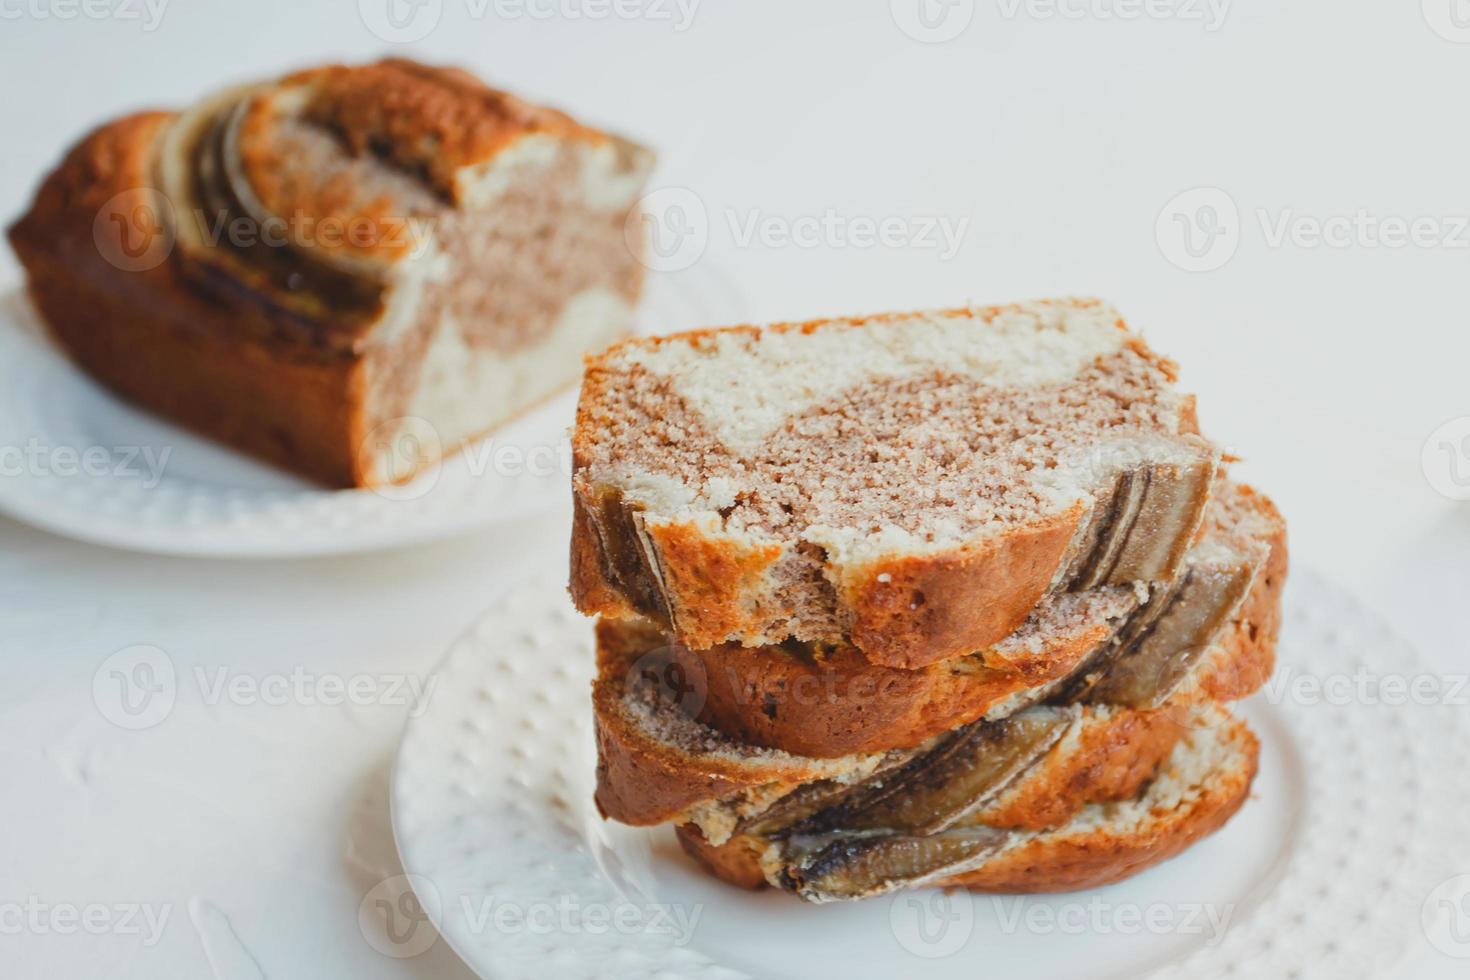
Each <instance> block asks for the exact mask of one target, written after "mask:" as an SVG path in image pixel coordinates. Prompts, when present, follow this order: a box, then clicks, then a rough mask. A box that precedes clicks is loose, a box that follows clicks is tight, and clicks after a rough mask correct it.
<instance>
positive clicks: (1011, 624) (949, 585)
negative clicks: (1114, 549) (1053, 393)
mask: <svg viewBox="0 0 1470 980" xmlns="http://www.w3.org/2000/svg"><path fill="white" fill-rule="evenodd" d="M1081 519H1082V508H1081V507H1076V508H1073V509H1072V510H1071V511H1069V512H1068V513H1067V514H1065V515H1062V516H1061V517H1060V518H1058V519H1057V520H1055V521H1049V522H1045V523H1037V524H1033V525H1030V526H1027V527H1020V528H1016V529H1015V530H1013V531H1011V532H1010V533H1008V534H1005V535H1003V536H1001V537H998V538H993V539H989V540H986V541H984V542H981V543H979V544H976V545H971V546H968V547H965V548H959V549H955V550H954V551H951V552H947V553H944V554H938V555H926V556H922V557H921V556H914V555H907V556H904V557H902V558H896V559H890V560H888V561H884V562H881V563H878V564H875V565H873V566H872V567H870V568H868V569H865V570H864V574H863V576H862V579H861V580H860V581H859V582H857V583H855V584H854V585H852V586H850V587H849V589H848V590H847V591H848V594H847V597H846V599H847V605H848V607H849V608H850V609H851V610H852V616H853V623H852V629H851V631H850V633H851V637H852V642H853V643H854V644H855V645H856V646H858V647H859V648H860V649H862V650H863V652H864V653H866V654H867V655H868V659H870V660H872V661H873V662H874V663H879V664H886V665H888V666H890V667H904V668H914V667H923V666H926V665H928V664H933V663H939V662H940V661H943V660H949V659H951V658H953V657H962V656H965V655H966V654H969V653H972V652H974V651H975V650H979V649H981V648H983V647H987V646H990V645H991V644H993V643H996V642H998V641H999V640H1003V639H1005V638H1006V637H1007V636H1009V635H1010V634H1011V633H1013V632H1015V630H1016V628H1017V627H1018V626H1020V625H1021V624H1022V623H1023V622H1025V621H1026V617H1027V616H1029V615H1030V614H1031V610H1032V609H1034V608H1035V607H1036V604H1037V603H1038V602H1040V601H1041V597H1042V596H1043V595H1044V594H1045V593H1046V591H1047V589H1048V587H1049V586H1050V585H1051V582H1052V579H1053V577H1054V576H1055V575H1056V572H1057V568H1058V567H1059V566H1060V565H1061V563H1062V559H1063V557H1064V556H1065V555H1066V553H1067V546H1068V545H1069V544H1070V543H1071V541H1072V536H1073V534H1074V533H1075V532H1076V530H1077V526H1078V524H1079V523H1080V522H1081Z"/></svg>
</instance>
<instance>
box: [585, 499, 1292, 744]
mask: <svg viewBox="0 0 1470 980" xmlns="http://www.w3.org/2000/svg"><path fill="white" fill-rule="evenodd" d="M1286 562H1287V557H1286V527H1285V524H1284V522H1283V521H1282V520H1281V515H1280V514H1279V513H1278V512H1277V510H1276V508H1275V506H1274V505H1273V504H1272V503H1271V501H1270V500H1269V499H1267V498H1266V497H1265V496H1263V495H1261V494H1259V493H1256V492H1255V491H1253V490H1252V489H1251V488H1249V487H1246V486H1242V485H1240V484H1235V483H1231V482H1229V481H1226V480H1221V481H1219V483H1218V485H1217V487H1216V490H1215V491H1214V493H1213V494H1212V497H1211V501H1210V504H1209V506H1208V508H1207V510H1206V514H1205V520H1204V523H1203V525H1202V526H1201V530H1200V536H1199V538H1198V539H1197V540H1196V542H1195V543H1194V545H1193V547H1192V548H1191V550H1190V552H1189V554H1188V556H1187V557H1186V559H1185V564H1184V571H1183V572H1182V573H1181V574H1182V575H1184V576H1187V577H1188V578H1189V580H1190V581H1193V582H1197V583H1202V584H1203V585H1204V587H1203V588H1186V587H1184V583H1177V584H1176V583H1170V584H1169V585H1165V586H1156V587H1154V588H1153V589H1152V590H1150V589H1149V588H1146V587H1144V586H1141V585H1138V586H1131V587H1130V586H1104V587H1101V588H1098V589H1092V590H1089V591H1087V592H1080V593H1067V594H1062V595H1055V596H1051V597H1049V598H1047V599H1046V600H1044V601H1043V602H1042V603H1041V605H1040V606H1038V607H1037V609H1036V611H1034V612H1033V613H1032V615H1031V616H1030V618H1028V619H1027V620H1026V622H1025V623H1024V624H1023V625H1022V627H1021V628H1020V629H1019V630H1018V631H1017V632H1016V633H1013V634H1011V635H1010V636H1009V637H1006V638H1005V639H1004V640H1002V641H1001V642H1000V643H999V644H997V645H995V646H993V647H990V648H989V649H986V650H982V651H979V652H978V653H974V654H971V655H970V656H968V657H960V658H956V659H953V660H947V661H944V662H942V663H938V664H931V665H929V666H927V667H922V668H916V669H909V670H906V669H903V668H897V667H887V666H882V665H878V664H873V663H871V662H869V661H868V660H867V658H865V657H864V656H863V655H862V653H861V651H858V650H857V649H856V648H854V647H852V646H850V645H837V646H822V645H817V644H803V643H797V642H794V641H788V642H786V643H783V644H779V645H777V646H772V647H759V648H742V647H738V646H735V645H733V644H726V645H721V646H718V647H714V648H711V649H709V650H690V649H689V648H687V647H684V646H681V645H678V644H673V645H671V646H670V647H669V650H670V654H671V657H672V664H673V665H674V667H675V669H677V670H679V671H681V672H682V676H683V677H684V679H685V682H686V684H687V685H688V687H689V697H688V699H687V700H686V704H688V705H692V706H695V707H697V708H698V715H697V717H698V718H699V720H700V721H702V722H704V723H705V724H707V725H709V726H710V727H711V728H714V729H715V730H717V731H719V732H721V733H723V734H725V735H728V736H730V737H731V738H734V739H736V740H737V741H740V742H744V743H747V744H750V745H759V746H765V747H768V748H776V749H783V750H785V751H787V752H791V753H795V754H798V755H808V756H818V757H832V756H840V755H850V754H853V753H862V752H879V751H883V750H886V749H890V748H903V747H906V746H912V745H917V744H919V743H920V742H922V741H924V740H925V739H927V738H930V737H931V736H934V735H938V734H940V733H942V732H945V731H948V730H950V729H951V728H955V727H957V726H959V725H963V724H967V723H969V722H971V721H974V720H975V719H977V718H980V717H981V716H983V715H985V714H987V713H988V712H990V711H992V710H994V709H995V708H996V707H997V705H1001V704H1003V703H1004V702H1006V701H1007V700H1008V699H1025V698H1027V697H1030V698H1031V699H1039V698H1040V697H1041V696H1042V695H1044V694H1046V693H1048V692H1049V690H1050V686H1049V685H1055V684H1056V683H1057V682H1059V681H1061V680H1062V679H1063V678H1065V677H1067V676H1068V675H1070V674H1072V673H1073V672H1074V671H1077V670H1078V669H1079V668H1080V667H1081V666H1082V665H1083V664H1084V663H1096V662H1100V661H1102V660H1104V659H1109V658H1117V657H1118V656H1120V655H1122V654H1123V653H1126V652H1127V651H1119V650H1113V649H1110V648H1111V647H1115V646H1124V645H1126V646H1128V647H1129V648H1130V649H1131V650H1132V651H1133V653H1134V657H1135V659H1136V660H1137V661H1138V662H1141V663H1145V664H1149V665H1151V668H1156V667H1157V666H1158V665H1159V664H1170V663H1177V664H1179V665H1181V666H1187V665H1188V664H1189V663H1190V662H1192V658H1193V657H1195V656H1197V655H1198V654H1199V653H1201V652H1203V650H1204V649H1206V648H1207V647H1209V646H1210V645H1211V644H1219V645H1222V646H1226V647H1229V650H1228V652H1226V653H1225V654H1224V655H1223V656H1221V657H1220V658H1219V660H1220V662H1221V663H1222V664H1232V665H1234V664H1238V665H1241V666H1240V668H1239V669H1249V670H1250V671H1251V674H1252V676H1251V677H1246V678H1240V679H1231V678H1226V677H1223V676H1222V677H1221V678H1220V686H1221V690H1220V691H1219V692H1218V693H1219V694H1220V695H1222V699H1223V700H1233V697H1232V696H1231V694H1230V688H1231V687H1239V688H1241V689H1244V690H1254V689H1255V687H1256V686H1258V685H1259V683H1260V681H1261V680H1262V679H1264V677H1263V676H1258V675H1262V672H1264V673H1267V674H1268V673H1269V672H1270V669H1271V664H1272V662H1273V659H1274V656H1273V654H1274V649H1275V643H1276V636H1277V632H1278V629H1279V622H1280V606H1281V590H1282V587H1283V585H1284V583H1285V573H1286ZM1165 602H1168V603H1170V604H1169V606H1168V608H1167V609H1166V610H1161V609H1159V608H1157V607H1158V605H1159V604H1162V603H1165ZM1212 607H1213V608H1212ZM1209 612H1214V613H1215V615H1206V613H1209ZM1171 625H1172V627H1173V628H1172V629H1171V628H1170V626H1171ZM1145 627H1146V628H1145ZM619 628H623V627H619V626H618V625H617V624H615V623H614V624H609V625H607V626H605V627H604V633H607V632H612V631H615V630H617V629H619ZM625 628H627V629H641V627H636V626H628V627H625ZM644 634H645V635H649V634H648V633H647V630H646V629H644ZM651 639H652V642H654V643H656V644H657V645H658V646H660V647H662V646H664V645H665V644H667V640H666V639H664V638H663V637H662V636H658V637H651ZM1150 653H1152V654H1154V655H1155V656H1153V658H1150V657H1149V656H1148V655H1149V654H1150ZM1210 676H1211V677H1214V676H1216V675H1214V674H1211V675H1210ZM1152 680H1154V678H1153V677H1151V676H1144V677H1142V678H1135V681H1142V682H1143V683H1140V684H1139V685H1138V686H1139V687H1143V686H1146V683H1147V682H1149V681H1152ZM1236 696H1238V695H1236ZM1100 699H1101V700H1104V701H1106V702H1108V703H1116V704H1134V705H1135V706H1146V705H1147V704H1148V703H1149V699H1148V698H1145V697H1142V696H1141V694H1140V693H1139V692H1134V693H1131V694H1130V692H1128V691H1125V690H1122V689H1121V688H1119V687H1117V686H1115V688H1114V689H1113V690H1112V691H1110V692H1102V697H1101V698H1100ZM1018 703H1019V702H1018Z"/></svg>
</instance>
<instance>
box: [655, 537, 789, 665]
mask: <svg viewBox="0 0 1470 980" xmlns="http://www.w3.org/2000/svg"><path fill="white" fill-rule="evenodd" d="M646 532H647V534H648V537H649V539H650V540H651V541H652V542H653V545H654V547H655V548H656V549H657V550H658V557H659V572H660V574H661V575H662V578H663V587H664V595H665V596H666V597H667V598H668V600H669V602H670V604H671V605H672V611H673V614H674V623H675V624H677V627H678V631H679V633H680V634H681V635H682V636H685V637H687V638H688V642H690V643H693V644H695V645H696V646H701V647H706V646H713V645H714V644H716V643H719V642H720V641H721V640H723V639H724V638H725V637H727V636H729V635H731V634H732V633H736V632H740V631H742V630H743V629H745V628H746V625H747V622H748V620H747V619H745V618H744V617H742V616H741V615H740V608H741V604H742V597H743V596H744V595H746V594H747V593H748V592H749V591H750V590H752V589H753V588H755V587H756V584H757V583H758V582H759V581H760V580H761V578H762V577H763V576H764V575H765V573H766V571H767V570H768V569H769V568H770V567H771V565H772V564H774V563H775V561H776V560H777V559H778V558H779V557H780V556H781V546H780V545H776V544H772V545H768V546H765V547H756V546H752V547H742V546H740V545H738V544H737V543H735V542H733V541H729V540H722V539H718V538H711V537H710V536H709V535H707V534H705V533H704V532H703V531H702V530H701V529H700V528H699V527H697V526H696V525H694V524H661V525H657V526H650V527H648V528H647V529H646Z"/></svg>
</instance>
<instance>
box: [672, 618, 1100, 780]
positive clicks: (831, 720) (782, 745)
mask: <svg viewBox="0 0 1470 980" xmlns="http://www.w3.org/2000/svg"><path fill="white" fill-rule="evenodd" d="M1106 634H1107V624H1105V623H1099V624H1098V625H1097V627H1096V628H1095V629H1094V630H1091V631H1089V632H1087V633H1083V634H1079V635H1077V636H1075V637H1072V638H1071V641H1070V642H1069V643H1068V644H1067V646H1066V647H1065V648H1056V649H1052V650H1049V651H1047V655H1046V656H1045V657H1044V658H1038V659H1037V661H1036V662H1034V663H1032V664H1028V665H1027V666H1028V667H1029V668H1033V669H1027V670H1024V671H1023V670H998V669H994V668H990V667H985V666H983V665H981V664H978V663H976V662H975V661H976V659H977V658H969V657H967V658H961V659H960V660H958V661H949V662H946V663H941V664H933V665H931V666H929V667H924V668H920V669H917V670H904V669H901V668H898V667H885V666H882V665H879V664H874V663H871V662H870V661H868V660H867V658H865V657H864V656H863V654H862V651H860V650H858V649H856V648H855V647H850V646H842V647H838V648H836V649H834V650H831V651H830V652H827V653H824V654H822V655H820V656H813V655H810V654H804V653H797V652H792V651H789V650H786V649H784V648H782V647H780V646H775V647H761V648H748V647H739V646H736V645H734V644H727V645H724V646H719V647H715V648H713V649H711V650H690V649H689V648H687V647H683V646H675V647H672V648H671V651H672V656H673V658H674V661H675V662H676V663H678V664H680V666H681V667H682V668H683V669H684V673H685V676H686V677H687V678H688V680H689V684H690V686H691V689H692V691H693V695H692V698H691V703H692V704H698V705H702V708H701V711H700V713H699V716H698V717H699V720H700V721H702V722H704V723H705V724H707V725H709V726H710V727H711V728H713V729H715V730H716V731H719V732H721V733H722V734H725V735H728V736H730V737H731V738H733V739H735V740H737V741H740V742H744V743H746V744H749V745H761V746H766V747H768V748H779V749H782V750H784V751H787V752H793V753H796V754H797V755H810V756H816V757H819V758H832V757H836V756H843V755H853V754H855V753H860V752H880V751H883V750H885V749H892V748H902V747H905V746H911V745H917V744H919V743H920V742H922V741H924V740H925V739H927V738H930V737H931V736H934V735H938V734H940V733H941V732H946V731H949V730H950V729H952V728H956V727H958V726H959V725H964V724H968V723H969V722H972V721H974V720H976V719H977V718H980V717H981V716H982V715H984V714H985V713H986V712H987V711H989V710H990V709H991V708H992V707H994V706H995V705H996V704H998V703H999V702H1001V701H1002V700H1004V699H1005V698H1007V697H1009V696H1011V695H1013V694H1017V693H1019V692H1021V691H1024V690H1026V689H1027V688H1030V687H1034V686H1036V685H1038V684H1042V683H1045V682H1046V681H1048V680H1052V679H1055V678H1058V677H1062V676H1065V675H1066V674H1068V673H1070V672H1071V671H1072V669H1073V668H1074V667H1076V666H1077V665H1078V664H1079V662H1080V661H1081V660H1082V658H1083V657H1084V656H1085V655H1086V654H1087V653H1089V652H1090V651H1091V650H1092V649H1093V648H1094V647H1095V646H1096V645H1097V644H1098V643H1100V642H1102V640H1103V639H1105V637H1106Z"/></svg>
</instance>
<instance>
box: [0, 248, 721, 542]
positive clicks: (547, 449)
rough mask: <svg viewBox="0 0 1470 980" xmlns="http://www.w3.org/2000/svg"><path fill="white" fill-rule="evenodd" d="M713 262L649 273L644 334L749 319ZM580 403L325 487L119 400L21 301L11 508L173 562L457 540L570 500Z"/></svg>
mask: <svg viewBox="0 0 1470 980" xmlns="http://www.w3.org/2000/svg"><path fill="white" fill-rule="evenodd" d="M742 313H743V310H742V309H741V304H740V300H739V297H738V295H737V294H736V293H735V291H734V290H733V289H731V288H730V287H729V285H728V284H727V283H726V282H725V281H724V280H723V279H722V278H721V277H720V276H719V274H718V272H716V271H712V270H710V269H709V263H701V264H699V265H697V266H695V267H694V268H692V269H689V270H687V271H684V272H680V273H678V274H677V275H653V276H651V277H650V282H649V288H648V290H647V294H646V298H645V300H644V302H643V304H642V306H641V308H640V310H639V324H640V326H641V327H644V328H646V329H649V330H658V331H660V332H663V331H668V330H673V329H682V328H686V327H695V326H707V325H710V324H711V323H713V322H720V321H724V320H726V319H730V320H738V319H742ZM574 406H575V395H574V394H573V393H571V392H567V393H565V394H564V395H562V396H560V397H558V398H557V399H555V400H553V401H552V402H550V403H548V404H546V405H544V406H542V407H540V408H538V409H537V410H535V411H533V412H531V413H529V414H528V415H526V416H524V417H522V418H520V419H518V420H516V421H515V422H513V423H511V424H510V425H507V426H505V427H504V428H502V429H501V430H499V431H498V432H496V433H494V434H493V435H492V436H491V437H490V438H489V439H486V440H483V441H481V442H479V443H477V444H475V445H473V446H470V447H469V448H468V449H466V450H465V451H464V452H462V453H460V454H458V455H456V456H454V457H452V458H451V459H449V460H448V461H446V462H445V463H444V464H443V465H441V466H438V467H435V468H434V469H433V470H430V471H428V472H426V473H425V474H423V475H422V476H420V477H419V478H418V479H416V480H415V481H413V482H412V483H410V484H408V485H407V486H405V487H390V488H386V489H385V490H383V491H382V492H377V491H371V490H327V489H323V488H321V487H319V486H315V485H313V484H311V483H308V482H306V481H303V480H301V479H298V478H296V477H293V476H291V475H290V474H287V473H285V472H283V471H281V470H277V469H275V468H273V467H270V466H266V465H265V464H262V463H257V462H255V461H254V460H251V459H249V458H247V457H244V456H242V455H240V454H238V453H235V452H233V451H231V450H229V449H225V448H223V447H222V446H219V445H218V444H216V443H213V442H211V441H209V440H206V439H203V438H201V437H199V436H196V435H193V434H191V433H189V432H186V431H184V430H182V429H180V428H178V427H176V426H174V425H171V424H169V423H168V422H164V421H163V420H161V419H159V418H157V417H155V416H153V415H150V414H148V413H146V412H143V411H141V410H139V409H137V408H134V407H132V406H131V405H129V404H127V403H125V402H123V401H121V400H119V399H118V398H116V397H114V396H113V395H112V394H110V393H109V392H107V391H106V390H104V389H103V388H102V387H100V386H99V385H97V384H96V383H94V382H93V381H92V380H91V379H90V378H88V377H87V376H86V375H84V374H83V373H82V372H81V371H78V370H77V369H76V368H74V367H73V366H72V365H71V364H70V363H69V362H68V361H67V360H66V358H65V357H64V356H62V354H61V353H60V352H59V351H58V350H57V349H56V348H55V347H54V346H53V345H52V344H51V343H50V341H49V340H48V339H47V338H46V336H45V334H44V332H43V330H42V328H41V327H40V325H39V323H38V322H37V320H36V316H35V313H34V312H33V311H32V310H31V308H30V306H29V304H28V303H27V302H26V301H25V299H24V297H23V295H22V294H21V293H20V292H12V293H9V294H7V295H4V296H0V511H3V512H5V513H7V514H9V515H10V516H12V517H14V518H16V519H17V520H21V521H24V522H26V523H28V524H33V525H35V526H36V527H40V528H44V529H46V530H49V531H53V532H55V533H57V534H63V535H66V536H68V537H74V538H79V539H81V540H84V541H91V542H94V543H97V544H107V545H113V546H115V547H122V548H130V549H133V550H137V551H152V552H160V553H164V554H179V555H205V556H213V557H263V558H275V557H287V556H297V555H320V554H336V553H344V552H357V551H368V550H372V549H375V548H385V547H392V546H396V545H406V544H414V543H420V542H425V541H432V540H436V539H439V538H444V537H448V536H451V535H454V534H458V533H462V532H465V531H469V530H473V529H475V528H479V527H484V526H486V525H489V524H492V523H495V522H497V521H505V520H513V519H514V518H516V517H517V516H523V515H525V514H528V513H534V512H537V511H541V510H545V509H547V508H548V507H554V506H556V505H558V504H559V503H561V502H562V501H563V500H564V498H565V497H566V494H567V490H566V488H567V486H568V484H569V480H568V474H567V473H566V472H565V470H566V464H565V460H566V458H567V452H566V448H565V447H566V442H567V438H566V431H567V427H568V426H569V425H570V424H571V421H572V412H573V409H574Z"/></svg>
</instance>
